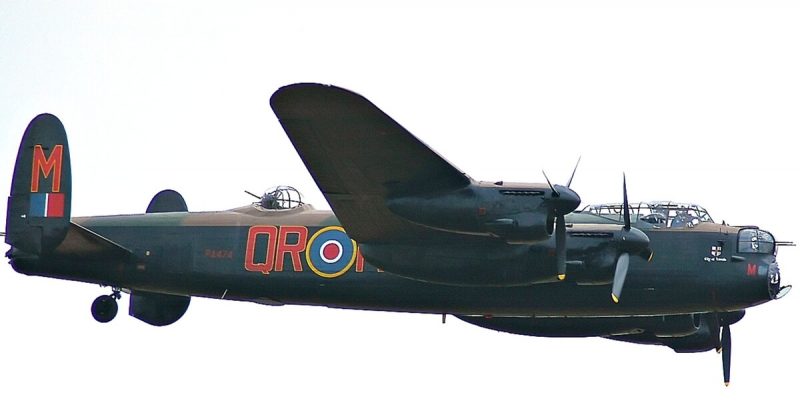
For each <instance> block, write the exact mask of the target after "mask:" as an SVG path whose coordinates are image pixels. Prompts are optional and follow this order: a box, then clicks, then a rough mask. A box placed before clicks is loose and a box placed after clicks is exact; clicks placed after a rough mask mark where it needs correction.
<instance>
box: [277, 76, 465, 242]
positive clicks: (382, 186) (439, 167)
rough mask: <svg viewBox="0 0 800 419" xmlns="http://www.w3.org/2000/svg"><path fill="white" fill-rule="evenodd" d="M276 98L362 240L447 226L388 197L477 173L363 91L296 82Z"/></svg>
mask: <svg viewBox="0 0 800 419" xmlns="http://www.w3.org/2000/svg"><path fill="white" fill-rule="evenodd" d="M270 105H271V106H272V109H273V111H274V112H275V114H276V115H277V117H278V119H279V120H280V123H281V125H282V126H283V129H284V130H285V131H286V134H287V135H288V136H289V139H290V140H291V141H292V144H293V145H294V147H295V149H296V150H297V152H298V154H299V155H300V158H301V159H302V160H303V162H304V163H305V165H306V167H307V168H308V171H309V172H310V173H311V176H312V177H313V178H314V180H315V181H316V183H317V185H318V186H319V188H320V190H321V191H322V193H323V194H324V195H325V198H326V199H327V200H328V203H329V204H330V205H331V208H332V209H333V212H334V213H335V214H336V216H337V217H338V218H339V221H340V222H341V223H342V225H343V226H344V228H345V229H346V230H347V232H348V234H349V235H350V236H351V237H352V238H353V239H355V240H356V241H360V242H385V241H402V240H404V239H407V240H411V239H416V240H419V239H420V238H430V237H432V236H436V237H439V238H441V236H443V235H448V234H447V233H443V232H439V231H434V230H431V229H427V228H424V227H421V226H418V225H415V224H412V223H410V222H408V221H406V220H404V219H402V218H400V217H397V216H396V215H394V214H393V213H392V212H391V211H389V209H388V208H387V207H386V198H387V197H390V196H396V195H403V194H408V193H413V194H425V193H435V192H437V191H445V190H452V189H457V188H461V187H464V186H466V185H468V184H469V183H470V182H471V179H470V178H469V177H468V176H467V175H466V174H464V173H463V172H462V171H460V170H458V169H457V168H456V167H454V166H453V165H452V164H450V163H448V162H447V160H445V159H444V158H443V157H442V156H440V155H438V154H436V152H434V151H433V150H431V149H430V148H429V147H428V146H426V145H425V144H424V143H423V142H422V141H420V140H419V139H417V138H416V137H415V136H414V135H413V134H411V133H410V132H408V131H407V130H406V129H405V128H403V127H402V126H401V125H400V124H398V123H397V122H395V121H394V120H393V119H392V118H391V117H389V116H388V115H386V114H385V113H384V112H383V111H381V110H380V109H378V107H377V106H375V105H373V104H372V103H371V102H370V101H368V100H367V99H365V98H364V97H362V96H360V95H358V94H356V93H353V92H350V91H348V90H344V89H341V88H338V87H334V86H326V85H320V84H294V85H290V86H285V87H282V88H281V89H279V90H278V91H276V92H275V93H274V94H273V95H272V98H271V99H270Z"/></svg>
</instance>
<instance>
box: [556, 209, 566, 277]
mask: <svg viewBox="0 0 800 419" xmlns="http://www.w3.org/2000/svg"><path fill="white" fill-rule="evenodd" d="M556 266H558V280H559V281H563V280H564V279H566V277H567V222H566V221H565V220H564V216H563V215H559V216H558V217H556Z"/></svg>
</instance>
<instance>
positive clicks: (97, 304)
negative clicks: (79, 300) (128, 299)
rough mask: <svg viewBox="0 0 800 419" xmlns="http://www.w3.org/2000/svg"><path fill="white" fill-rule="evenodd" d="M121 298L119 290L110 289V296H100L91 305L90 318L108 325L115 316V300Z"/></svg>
mask: <svg viewBox="0 0 800 419" xmlns="http://www.w3.org/2000/svg"><path fill="white" fill-rule="evenodd" d="M120 298H122V294H120V290H119V288H112V289H111V295H101V296H99V297H97V298H96V299H95V300H94V302H93V303H92V317H94V319H95V320H97V321H98V322H100V323H108V322H110V321H111V320H114V317H116V316H117V311H118V310H119V307H118V306H117V300H119V299H120Z"/></svg>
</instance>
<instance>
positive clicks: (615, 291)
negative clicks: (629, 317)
mask: <svg viewBox="0 0 800 419" xmlns="http://www.w3.org/2000/svg"><path fill="white" fill-rule="evenodd" d="M630 258H631V256H630V255H629V254H627V253H623V254H621V255H619V259H617V268H616V269H615V270H614V285H613V286H612V287H611V300H613V301H614V303H615V304H619V299H620V296H622V286H623V285H625V277H626V276H628V264H629V263H630Z"/></svg>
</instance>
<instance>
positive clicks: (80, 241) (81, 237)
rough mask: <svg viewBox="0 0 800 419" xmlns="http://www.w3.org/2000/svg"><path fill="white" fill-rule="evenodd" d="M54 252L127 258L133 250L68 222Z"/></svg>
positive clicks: (94, 256) (81, 255) (89, 256)
mask: <svg viewBox="0 0 800 419" xmlns="http://www.w3.org/2000/svg"><path fill="white" fill-rule="evenodd" d="M54 253H56V254H59V255H68V256H73V257H79V258H114V259H119V258H128V257H130V256H131V255H133V252H131V251H130V250H128V249H126V248H125V247H123V246H121V245H119V244H117V243H114V242H113V241H111V240H109V239H107V238H105V237H103V236H101V235H99V234H97V233H95V232H93V231H92V230H89V229H87V228H85V227H83V226H80V225H78V224H75V223H72V222H71V223H69V229H68V231H67V235H66V237H65V238H64V240H63V241H62V242H61V244H60V245H59V246H58V247H57V248H56V249H55V251H54Z"/></svg>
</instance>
